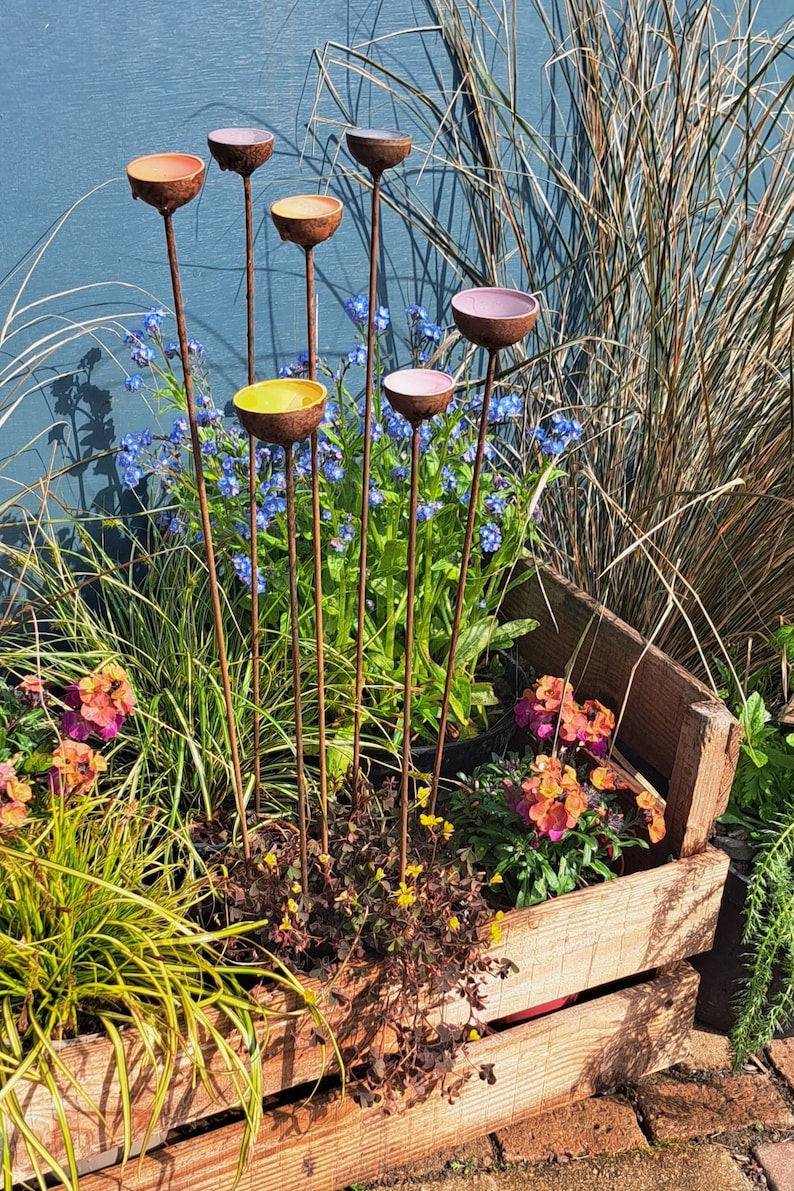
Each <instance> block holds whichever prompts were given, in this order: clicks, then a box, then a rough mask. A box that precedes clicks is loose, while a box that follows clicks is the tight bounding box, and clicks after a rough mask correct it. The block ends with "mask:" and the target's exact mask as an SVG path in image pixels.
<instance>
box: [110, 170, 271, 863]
mask: <svg viewBox="0 0 794 1191" xmlns="http://www.w3.org/2000/svg"><path fill="white" fill-rule="evenodd" d="M204 173H205V166H204V162H203V161H202V159H201V158H200V157H195V156H194V155H193V154H192V153H151V154H148V155H147V156H145V157H136V158H135V159H134V160H133V161H131V162H130V163H129V165H128V166H127V178H128V180H129V183H130V189H131V190H132V197H133V198H134V199H143V201H144V202H145V203H148V204H149V205H150V206H151V207H155V208H156V209H157V210H158V211H159V212H160V214H161V215H162V217H163V222H164V224H165V239H166V245H167V248H168V265H169V269H170V271H171V288H172V290H173V295H174V314H175V316H176V325H177V332H178V336H179V352H180V356H181V358H182V371H183V374H184V379H185V400H186V402H187V415H188V422H189V425H190V442H191V446H192V449H193V462H194V465H195V469H196V490H197V493H198V500H199V507H200V509H201V526H202V530H203V533H204V547H205V550H206V552H207V573H208V575H209V588H210V599H211V601H212V615H213V622H214V625H215V639H216V642H217V646H218V668H219V669H220V672H221V682H222V685H223V701H224V706H225V709H226V725H227V729H228V732H229V748H230V751H231V755H232V768H233V771H234V791H235V800H236V803H237V814H238V817H239V819H240V834H241V838H242V844H243V855H244V856H245V859H246V860H249V859H250V856H251V851H250V845H249V842H248V825H247V823H246V821H245V794H244V790H243V774H242V770H241V768H240V750H239V747H238V744H237V727H236V725H235V721H234V707H233V705H232V687H231V682H230V680H229V666H228V662H227V658H226V640H225V637H224V633H223V617H222V613H221V602H220V593H219V589H218V573H217V570H216V567H215V552H214V550H213V545H212V527H211V524H210V514H209V505H208V504H207V488H206V484H205V483H204V467H203V465H202V460H201V443H200V442H199V434H198V423H197V420H196V402H195V397H194V393H193V375H192V372H191V369H190V351H189V347H188V338H187V329H186V327H185V308H184V304H183V301H182V286H181V283H180V280H179V262H178V261H177V255H176V240H175V238H174V226H173V221H172V216H173V213H174V211H176V210H177V209H178V208H179V207H183V206H184V205H185V203H189V202H190V201H191V199H194V198H195V197H196V195H197V194H198V193H199V191H200V190H201V187H202V185H203V182H204Z"/></svg>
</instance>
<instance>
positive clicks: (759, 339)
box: [314, 0, 794, 668]
mask: <svg viewBox="0 0 794 1191" xmlns="http://www.w3.org/2000/svg"><path fill="white" fill-rule="evenodd" d="M427 8H428V12H429V14H430V16H431V19H432V28H428V27H426V28H425V29H424V31H423V32H422V33H421V34H419V33H418V32H417V30H415V29H414V30H409V29H406V30H405V31H404V32H403V33H402V34H401V35H400V36H398V37H392V38H390V39H388V41H384V42H383V43H379V42H373V43H370V44H369V45H367V46H359V47H342V46H338V45H328V46H326V47H325V50H324V51H323V52H322V54H320V55H319V59H318V60H319V85H318V93H317V99H316V104H315V113H314V120H315V122H314V128H315V131H316V132H320V131H322V132H323V133H326V132H327V129H328V127H329V125H330V126H331V127H333V125H334V123H336V124H342V123H346V122H351V123H355V122H357V120H358V117H359V112H361V113H364V114H366V115H369V112H368V110H367V105H370V104H373V103H375V102H380V104H381V107H382V108H388V109H389V115H390V117H391V118H392V119H394V120H395V121H397V122H398V123H399V126H400V127H404V128H405V129H406V130H407V131H412V132H414V134H415V137H416V149H415V154H414V157H413V158H412V159H409V163H410V162H413V163H414V164H413V169H414V170H415V171H416V173H415V175H414V176H412V177H410V178H409V184H408V185H406V186H405V187H404V188H403V189H397V188H394V189H393V191H392V194H393V198H392V202H393V204H394V205H395V206H396V207H397V208H398V209H399V210H400V212H401V213H402V215H403V216H404V218H405V220H406V221H407V222H408V224H409V225H410V227H411V228H412V230H413V233H414V235H415V236H418V237H426V238H427V240H428V241H429V242H430V244H431V246H432V247H433V248H435V249H436V250H437V252H438V253H440V254H442V256H443V257H444V260H445V261H446V263H447V266H448V268H449V270H450V271H451V272H452V274H453V276H454V279H455V282H454V283H455V284H456V285H471V284H509V285H515V286H518V287H521V288H525V287H526V288H529V289H531V290H534V291H538V292H539V294H540V295H541V297H542V303H543V310H542V317H541V319H540V320H539V327H538V339H537V340H536V341H535V343H534V345H530V351H531V352H532V358H531V360H530V363H529V365H528V366H527V367H526V368H525V370H524V376H525V380H526V388H527V392H528V418H529V419H530V420H531V421H535V420H536V419H537V417H538V415H540V414H542V413H544V412H548V410H549V409H550V408H554V407H563V408H566V409H569V410H571V411H572V412H573V413H574V414H575V415H576V416H577V417H578V418H579V419H580V420H581V421H583V422H585V423H586V426H587V430H588V432H589V436H588V441H587V442H586V443H585V444H584V446H583V447H582V449H581V451H580V452H579V454H578V459H577V463H576V465H575V469H574V473H575V474H574V477H573V482H572V483H571V484H570V485H568V486H560V487H559V488H557V490H556V491H555V492H554V493H553V494H551V500H550V501H549V505H548V507H547V508H546V510H545V513H544V516H545V521H544V527H545V530H546V533H547V536H548V539H549V541H550V543H551V549H552V553H553V557H554V559H555V560H556V563H557V565H558V566H559V567H560V569H561V570H562V571H563V572H564V573H566V574H567V575H568V576H569V577H571V578H573V579H574V580H576V581H577V582H578V583H580V584H581V585H582V586H584V587H585V588H586V589H588V590H590V591H591V592H592V593H594V594H595V595H597V596H599V597H600V598H603V599H604V600H605V601H606V602H608V603H609V604H610V605H611V607H613V608H614V610H615V611H616V612H618V613H619V614H620V615H622V616H623V617H625V618H626V619H627V620H629V621H630V622H631V623H633V624H634V625H636V626H637V627H638V628H639V629H640V630H641V631H644V632H645V633H651V632H653V631H654V630H656V640H657V643H658V644H660V645H661V646H662V647H663V648H665V649H667V650H668V651H670V652H671V653H673V654H674V655H675V656H677V657H678V658H679V659H681V660H682V661H684V662H685V663H689V664H693V665H695V666H696V667H701V668H705V667H706V658H707V655H708V653H709V652H710V650H711V649H712V648H713V646H714V644H715V642H716V640H717V638H720V639H722V641H723V642H726V643H727V644H728V645H731V644H735V643H738V642H739V641H740V640H743V639H745V638H746V635H747V633H748V632H755V631H765V630H766V631H767V635H768V630H769V629H771V628H772V627H774V625H775V623H776V617H777V615H778V614H779V613H784V612H786V611H789V612H790V610H791V607H792V605H793V604H794V518H792V516H791V512H792V497H791V491H792V490H791V480H792V470H791V469H792V464H791V456H792V445H793V440H792V431H793V429H794V397H793V395H792V333H794V300H793V298H794V285H793V283H792V278H791V262H792V259H794V242H793V241H792V232H791V228H792V227H793V226H794V186H793V185H792V176H791V162H792V160H794V153H793V152H792V150H794V105H793V104H792V88H794V76H793V74H792V68H791V67H792V49H793V48H794V29H793V28H792V27H791V26H789V27H788V28H786V29H784V30H782V31H780V32H779V33H775V34H768V33H766V32H764V31H763V30H761V29H760V28H759V27H758V26H757V22H756V20H755V15H754V14H755V5H753V4H752V2H751V0H740V3H738V4H737V6H736V8H735V9H734V10H733V11H732V12H731V14H730V15H729V16H727V17H726V16H723V15H722V14H721V13H720V12H719V11H718V8H717V4H716V3H715V2H714V0H706V2H705V3H697V4H686V3H684V4H676V3H675V2H674V0H615V2H614V3H610V2H609V0H534V2H533V5H532V6H531V9H532V19H533V20H534V22H535V28H536V33H537V36H538V37H543V38H545V40H546V43H547V46H548V52H547V55H546V64H545V87H544V88H543V91H542V96H541V100H542V110H541V111H540V112H539V113H537V112H536V111H535V110H534V108H535V103H536V101H537V96H536V94H533V95H531V96H530V95H529V94H528V93H529V92H530V90H532V91H533V92H534V88H530V86H529V85H528V82H527V79H526V78H525V76H524V74H523V72H522V66H521V57H520V46H521V44H522V43H521V40H520V39H521V37H522V36H523V37H528V36H530V35H531V34H530V31H529V30H528V27H527V26H528V23H529V18H528V17H527V14H526V11H524V12H523V13H522V16H521V21H522V22H523V24H522V25H521V27H519V18H518V14H517V9H516V6H515V5H511V6H508V5H506V4H505V5H503V6H500V5H498V4H493V5H489V4H480V5H479V6H475V4H474V3H473V0H427ZM422 55H424V57H422ZM530 99H532V100H533V103H532V104H531V105H530V103H529V100H530ZM331 106H333V112H331V114H330V115H329V114H328V112H329V107H331ZM530 107H531V108H532V110H531V111H530ZM340 113H341V120H340ZM342 156H343V155H342V154H340V156H339V159H338V161H339V162H340V163H341V161H342ZM337 168H338V169H340V170H346V169H347V168H348V167H345V166H344V165H341V164H338V165H337ZM442 176H444V177H446V179H447V181H446V182H444V184H443V186H442V184H441V181H440V179H441V177H442ZM450 177H452V178H454V185H453V184H451V183H450V181H449V179H450ZM451 196H453V197H454V205H455V208H456V218H452V217H450V215H449V210H448V208H449V205H450V204H451V203H452V202H453V197H451ZM442 204H446V209H445V211H444V216H445V217H444V218H443V219H442V218H440V215H441V209H442Z"/></svg>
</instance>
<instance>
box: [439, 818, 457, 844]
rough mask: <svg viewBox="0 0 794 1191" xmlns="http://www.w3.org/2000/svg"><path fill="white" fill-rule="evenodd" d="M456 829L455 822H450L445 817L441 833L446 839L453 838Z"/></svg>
mask: <svg viewBox="0 0 794 1191" xmlns="http://www.w3.org/2000/svg"><path fill="white" fill-rule="evenodd" d="M454 830H455V826H454V824H453V823H450V822H449V820H448V819H445V820H444V826H443V827H442V828H441V834H442V835H443V837H444V839H446V840H450V839H452V833H453V831H454Z"/></svg>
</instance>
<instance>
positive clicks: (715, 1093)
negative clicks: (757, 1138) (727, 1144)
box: [637, 1075, 794, 1141]
mask: <svg viewBox="0 0 794 1191" xmlns="http://www.w3.org/2000/svg"><path fill="white" fill-rule="evenodd" d="M637 1096H638V1098H639V1102H640V1107H641V1108H642V1111H643V1114H644V1116H645V1121H646V1124H647V1126H648V1128H649V1130H650V1132H651V1135H652V1137H653V1139H654V1141H684V1140H686V1139H688V1138H691V1137H710V1136H712V1135H714V1134H715V1133H729V1132H733V1131H734V1130H739V1129H750V1128H752V1127H753V1126H754V1125H759V1124H760V1125H763V1126H764V1127H765V1128H773V1129H774V1128H777V1129H790V1128H792V1127H794V1116H792V1115H791V1113H790V1112H789V1109H788V1106H787V1105H786V1103H785V1101H784V1100H783V1098H782V1097H781V1096H780V1094H779V1093H778V1092H777V1091H776V1090H775V1088H773V1087H772V1085H771V1083H770V1082H769V1080H768V1079H767V1078H766V1077H765V1076H763V1075H726V1076H723V1077H720V1076H715V1077H713V1078H712V1079H710V1080H708V1081H706V1082H698V1083H681V1082H680V1081H679V1080H674V1079H670V1078H665V1077H664V1076H662V1077H661V1078H658V1079H657V1078H651V1079H649V1080H645V1081H643V1082H642V1083H641V1084H639V1085H638V1086H637Z"/></svg>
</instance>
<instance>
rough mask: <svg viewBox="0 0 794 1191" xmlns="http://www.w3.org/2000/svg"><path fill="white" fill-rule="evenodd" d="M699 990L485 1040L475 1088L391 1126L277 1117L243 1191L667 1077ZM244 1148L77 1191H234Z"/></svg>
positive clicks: (685, 974) (649, 993)
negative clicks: (660, 1074)
mask: <svg viewBox="0 0 794 1191" xmlns="http://www.w3.org/2000/svg"><path fill="white" fill-rule="evenodd" d="M697 987H698V978H697V975H696V974H695V973H694V972H693V971H692V969H691V968H690V967H689V966H688V965H686V964H679V965H676V966H675V967H673V968H670V969H667V970H665V971H664V972H662V973H660V974H659V975H657V976H656V977H654V978H653V979H650V980H648V981H644V982H642V983H641V984H638V985H635V986H634V987H632V988H627V989H622V990H620V991H618V992H614V993H610V994H607V995H605V996H602V997H597V998H595V999H594V1000H592V1001H590V1002H588V1003H586V1004H582V1005H577V1006H574V1007H572V1008H570V1009H565V1010H562V1011H560V1012H559V1013H555V1014H551V1015H549V1017H547V1018H544V1019H541V1020H538V1021H534V1022H529V1023H526V1024H524V1025H520V1026H514V1027H512V1028H511V1029H509V1030H507V1031H505V1032H504V1033H501V1034H496V1035H492V1036H490V1037H488V1038H484V1039H482V1040H481V1041H479V1042H476V1043H474V1044H472V1045H471V1046H470V1047H469V1048H467V1050H468V1053H467V1054H466V1055H465V1056H464V1057H463V1058H461V1059H460V1060H459V1062H458V1064H457V1065H456V1069H455V1073H454V1074H455V1075H462V1074H464V1073H465V1072H467V1071H468V1072H469V1073H470V1075H471V1077H470V1078H469V1079H468V1080H467V1081H466V1082H465V1083H463V1085H462V1088H461V1091H460V1095H459V1096H458V1098H457V1099H456V1100H455V1101H454V1102H452V1103H450V1102H449V1100H448V1099H445V1098H444V1097H443V1096H442V1095H440V1094H439V1093H438V1092H434V1093H433V1094H431V1096H430V1097H429V1098H427V1099H426V1100H424V1101H422V1102H420V1103H417V1104H414V1105H412V1106H409V1107H405V1108H404V1109H403V1110H402V1111H397V1112H394V1113H392V1114H390V1115H385V1114H384V1113H383V1111H382V1110H381V1109H380V1108H378V1107H374V1108H368V1109H364V1108H360V1107H359V1106H358V1105H356V1104H354V1103H353V1101H352V1100H351V1099H350V1097H347V1098H346V1099H344V1100H340V1099H339V1097H338V1094H326V1095H322V1096H318V1097H316V1098H315V1099H314V1100H313V1101H310V1102H309V1103H306V1104H294V1105H290V1106H284V1107H281V1108H278V1109H276V1110H274V1111H272V1112H269V1113H267V1114H266V1116H265V1119H264V1121H263V1123H262V1127H261V1129H260V1131H259V1134H258V1137H257V1141H256V1146H255V1149H254V1153H253V1156H252V1158H251V1160H250V1161H249V1163H248V1165H247V1167H246V1169H245V1171H244V1173H243V1177H242V1180H241V1182H240V1184H239V1191H283V1188H284V1187H285V1186H288V1187H294V1188H310V1189H311V1191H338V1189H339V1188H342V1187H346V1186H348V1185H349V1184H350V1183H353V1182H367V1181H370V1180H373V1179H377V1178H380V1177H382V1176H383V1175H384V1174H386V1173H387V1172H388V1171H389V1169H390V1168H393V1167H394V1166H395V1165H398V1164H399V1165H404V1164H405V1163H407V1162H414V1161H418V1160H419V1159H420V1158H422V1157H425V1156H426V1155H427V1154H430V1153H433V1152H434V1151H435V1150H437V1149H439V1148H441V1147H444V1146H449V1145H457V1144H462V1143H463V1142H466V1141H470V1140H472V1139H474V1138H475V1137H479V1136H482V1135H483V1134H485V1133H489V1132H492V1131H493V1130H495V1129H501V1128H504V1127H506V1126H508V1125H510V1124H513V1123H514V1122H515V1121H517V1120H519V1119H521V1118H522V1117H524V1116H528V1115H530V1114H531V1113H534V1112H541V1111H546V1110H549V1109H553V1108H556V1107H559V1106H561V1105H563V1104H568V1103H571V1102H573V1101H575V1100H581V1099H586V1098H588V1097H589V1096H591V1095H593V1094H594V1093H596V1092H603V1091H606V1090H607V1089H608V1088H610V1087H616V1086H618V1085H620V1084H623V1083H626V1082H632V1081H634V1080H637V1079H640V1078H642V1077H643V1076H645V1075H648V1074H650V1073H651V1072H652V1071H657V1070H660V1069H662V1068H664V1067H667V1066H670V1065H672V1064H673V1063H675V1062H677V1061H679V1059H681V1058H682V1057H684V1055H685V1053H686V1050H687V1046H688V1039H689V1032H690V1030H691V1026H692V1020H693V1017H694V1011H695V999H696V996H697ZM489 1068H490V1072H491V1073H490V1074H488V1072H489ZM483 1072H485V1078H482V1077H481V1076H482V1074H483ZM492 1079H493V1082H492ZM242 1139H243V1128H242V1126H241V1125H240V1124H232V1125H227V1126H222V1127H220V1128H218V1129H215V1130H213V1131H211V1132H208V1133H204V1134H201V1135H199V1136H197V1137H195V1138H190V1139H188V1140H185V1141H182V1142H177V1143H175V1144H174V1145H171V1146H166V1147H165V1148H164V1149H162V1150H160V1151H158V1152H157V1153H154V1154H150V1155H148V1156H147V1157H145V1158H144V1159H143V1160H142V1161H141V1162H140V1163H139V1164H138V1163H135V1162H130V1163H129V1164H128V1165H127V1166H126V1167H120V1166H116V1167H113V1168H110V1169H108V1170H105V1171H101V1172H99V1173H97V1174H94V1175H90V1176H88V1177H87V1178H85V1179H83V1180H81V1184H80V1186H81V1191H229V1189H230V1187H231V1185H232V1182H233V1179H234V1174H235V1170H236V1165H237V1156H238V1154H239V1152H240V1146H241V1144H242Z"/></svg>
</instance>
